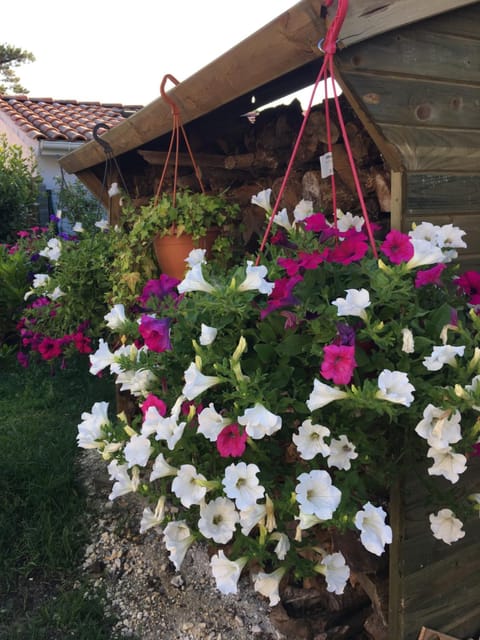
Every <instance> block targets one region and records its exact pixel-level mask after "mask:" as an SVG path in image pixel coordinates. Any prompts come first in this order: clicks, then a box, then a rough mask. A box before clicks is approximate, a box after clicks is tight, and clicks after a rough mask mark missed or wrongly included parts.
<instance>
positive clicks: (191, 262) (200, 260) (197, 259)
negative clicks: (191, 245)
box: [185, 249, 207, 268]
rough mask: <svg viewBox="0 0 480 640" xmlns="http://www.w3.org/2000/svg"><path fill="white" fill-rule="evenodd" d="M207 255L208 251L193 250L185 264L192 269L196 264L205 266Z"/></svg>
mask: <svg viewBox="0 0 480 640" xmlns="http://www.w3.org/2000/svg"><path fill="white" fill-rule="evenodd" d="M206 253H207V250H206V249H192V250H191V251H190V253H189V254H188V256H187V257H186V258H185V262H186V263H187V264H188V266H189V267H190V268H192V267H193V266H195V265H196V264H205V263H206V260H205V254H206Z"/></svg>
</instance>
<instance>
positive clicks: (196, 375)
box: [182, 362, 221, 400]
mask: <svg viewBox="0 0 480 640" xmlns="http://www.w3.org/2000/svg"><path fill="white" fill-rule="evenodd" d="M184 376H185V386H184V387H183V389H182V394H183V395H184V396H185V397H186V398H187V400H193V399H194V398H196V397H197V396H198V395H200V394H201V393H203V392H204V391H206V390H207V389H209V388H210V387H213V386H214V385H216V384H218V383H219V382H221V379H220V378H218V377H217V376H205V375H203V373H202V372H201V371H200V369H199V368H198V367H197V365H196V363H195V362H192V363H191V364H190V366H189V367H188V369H187V370H186V371H185V372H184Z"/></svg>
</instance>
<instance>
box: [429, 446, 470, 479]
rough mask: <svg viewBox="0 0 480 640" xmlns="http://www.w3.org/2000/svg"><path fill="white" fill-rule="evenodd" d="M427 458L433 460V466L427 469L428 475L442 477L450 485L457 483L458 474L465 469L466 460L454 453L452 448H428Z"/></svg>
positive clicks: (459, 454)
mask: <svg viewBox="0 0 480 640" xmlns="http://www.w3.org/2000/svg"><path fill="white" fill-rule="evenodd" d="M427 457H428V458H433V465H432V466H431V467H429V468H428V474H429V475H431V476H443V477H444V478H446V479H447V480H449V481H450V482H451V483H452V484H455V483H456V482H458V479H459V477H460V474H462V473H464V471H465V469H466V468H467V458H466V457H465V456H464V455H463V454H462V453H455V451H454V450H453V449H452V447H444V448H443V449H435V448H434V447H430V449H429V450H428V451H427Z"/></svg>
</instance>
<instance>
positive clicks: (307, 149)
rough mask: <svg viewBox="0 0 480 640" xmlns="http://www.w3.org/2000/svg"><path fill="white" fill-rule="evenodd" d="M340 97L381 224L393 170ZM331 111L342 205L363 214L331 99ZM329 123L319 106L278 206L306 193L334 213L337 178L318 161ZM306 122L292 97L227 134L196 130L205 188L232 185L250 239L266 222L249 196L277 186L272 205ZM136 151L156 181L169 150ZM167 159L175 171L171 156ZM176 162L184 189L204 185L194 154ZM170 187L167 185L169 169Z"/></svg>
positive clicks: (373, 213) (365, 188)
mask: <svg viewBox="0 0 480 640" xmlns="http://www.w3.org/2000/svg"><path fill="white" fill-rule="evenodd" d="M340 100H341V107H342V114H343V118H344V121H345V129H346V133H347V137H348V142H349V144H350V148H351V150H352V154H353V158H354V162H355V167H356V170H357V172H358V178H359V182H360V184H361V188H362V192H363V196H364V199H365V203H366V206H367V211H368V213H369V217H370V219H371V220H372V221H376V222H383V221H385V220H387V219H388V213H389V211H390V174H389V171H388V170H387V169H386V167H385V165H384V162H383V158H382V157H381V155H380V153H379V151H378V149H377V148H376V146H375V145H374V143H373V142H372V140H371V138H370V136H369V135H368V133H367V131H366V130H365V128H364V127H363V125H362V124H361V122H360V121H359V120H358V117H357V116H356V115H355V113H354V112H353V110H352V109H351V107H350V106H349V105H348V102H347V101H346V100H344V99H342V97H340ZM329 113H330V133H331V140H332V145H333V147H332V155H333V165H334V171H335V187H336V196H337V207H338V208H340V209H341V210H343V211H351V212H352V213H360V205H359V198H358V194H357V189H356V186H355V182H354V177H353V174H352V171H351V167H350V163H349V159H348V155H347V150H346V145H345V140H344V137H343V135H342V133H341V128H340V126H339V124H338V120H337V114H336V110H335V106H334V104H333V103H332V104H331V105H330V108H329ZM325 120H326V118H325V107H324V105H323V104H321V105H317V106H314V107H313V108H312V111H311V113H310V115H309V118H308V120H307V122H306V126H305V129H304V131H303V134H302V136H301V140H300V144H299V147H298V151H297V154H296V156H295V159H294V162H293V164H292V170H291V173H290V176H289V179H288V181H287V184H286V188H285V190H284V194H283V198H282V201H281V203H280V208H283V207H287V210H288V211H293V208H294V207H295V205H296V204H297V203H298V202H299V200H301V199H302V198H305V199H307V200H311V201H312V202H313V207H314V210H315V211H323V212H324V213H325V214H327V215H330V214H333V210H332V209H333V207H332V180H331V178H322V176H321V170H320V160H319V158H320V156H322V155H323V154H325V153H326V152H327V150H328V146H327V124H326V121H325ZM302 122H303V113H302V108H301V105H300V103H299V101H298V100H294V101H293V102H292V103H291V104H290V105H288V106H286V105H281V106H278V107H275V108H269V109H265V110H264V111H261V112H260V113H258V114H256V115H255V116H254V117H250V118H247V117H243V118H241V120H240V122H239V123H238V125H237V126H236V127H233V128H232V127H229V128H228V130H226V132H224V133H219V132H218V130H213V131H211V132H208V131H207V132H205V131H201V132H200V131H198V132H195V131H194V132H193V136H192V138H193V141H191V142H192V144H191V146H192V148H193V149H194V151H193V155H194V158H195V161H196V163H197V165H198V167H199V169H200V174H201V179H202V182H203V184H204V186H205V188H206V189H207V191H213V192H215V193H218V192H221V191H225V190H227V192H228V197H229V198H231V199H232V201H235V202H237V203H239V204H240V205H241V207H242V211H243V216H244V222H245V225H244V226H245V230H244V240H245V241H246V242H248V241H249V239H250V237H251V236H252V235H255V234H257V233H259V232H260V229H261V228H263V224H264V218H263V213H262V212H261V211H259V208H258V207H256V206H253V205H251V197H252V195H255V194H257V193H258V192H259V191H260V190H262V189H266V188H272V205H273V204H274V202H275V199H276V197H277V195H278V193H279V190H280V187H281V184H282V182H283V180H284V176H285V172H286V170H287V167H288V165H289V162H290V161H291V158H292V151H293V149H294V146H295V142H296V140H297V137H298V136H299V132H300V129H301V126H302ZM200 133H201V134H202V135H200ZM189 135H190V134H189ZM139 153H140V155H141V156H142V157H143V159H144V160H145V161H146V162H147V163H148V164H149V165H151V169H152V171H153V173H151V176H150V178H153V180H154V181H155V174H157V178H156V179H157V181H158V177H159V175H160V173H161V167H162V165H164V163H165V161H166V159H167V153H166V151H147V150H140V151H139ZM170 164H171V165H172V167H171V173H173V161H172V158H170ZM178 164H179V176H180V178H179V183H178V184H179V186H183V187H190V188H192V189H194V190H198V188H199V182H198V178H197V177H196V176H195V173H194V171H193V167H192V160H191V156H190V155H189V153H187V152H186V151H182V152H181V153H180V154H179V157H178ZM150 184H151V181H150ZM170 184H171V183H170ZM165 186H166V188H167V189H168V188H169V182H168V174H167V176H166V181H165Z"/></svg>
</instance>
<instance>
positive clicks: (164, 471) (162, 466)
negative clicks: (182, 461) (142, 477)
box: [150, 453, 178, 482]
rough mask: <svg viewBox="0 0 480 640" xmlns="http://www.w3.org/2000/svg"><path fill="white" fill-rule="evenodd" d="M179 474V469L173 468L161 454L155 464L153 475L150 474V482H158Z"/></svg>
mask: <svg viewBox="0 0 480 640" xmlns="http://www.w3.org/2000/svg"><path fill="white" fill-rule="evenodd" d="M177 472H178V469H177V468H176V467H172V465H171V464H169V463H168V462H167V461H166V460H165V456H164V455H163V453H159V454H158V456H157V457H156V458H155V461H154V463H153V467H152V473H151V474H150V482H153V481H154V480H158V478H167V477H168V476H176V475H177Z"/></svg>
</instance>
